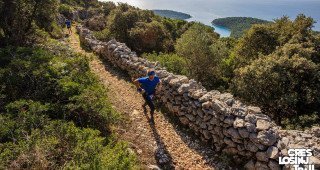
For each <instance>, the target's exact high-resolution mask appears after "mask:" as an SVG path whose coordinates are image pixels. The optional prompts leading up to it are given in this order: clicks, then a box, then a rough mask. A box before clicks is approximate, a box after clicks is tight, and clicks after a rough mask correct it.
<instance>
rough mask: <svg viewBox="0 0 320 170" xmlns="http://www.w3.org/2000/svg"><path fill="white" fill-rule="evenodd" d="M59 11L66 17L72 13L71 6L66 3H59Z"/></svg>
mask: <svg viewBox="0 0 320 170" xmlns="http://www.w3.org/2000/svg"><path fill="white" fill-rule="evenodd" d="M59 13H60V14H62V15H64V16H65V17H66V18H71V17H72V13H73V8H72V7H71V6H69V5H66V4H60V6H59Z"/></svg>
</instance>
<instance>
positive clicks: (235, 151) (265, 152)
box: [77, 26, 320, 169]
mask: <svg viewBox="0 0 320 170" xmlns="http://www.w3.org/2000/svg"><path fill="white" fill-rule="evenodd" d="M77 31H78V33H79V35H80V39H81V42H82V43H83V44H84V45H86V46H88V47H89V48H90V49H92V51H93V52H95V53H96V54H97V55H99V56H101V57H103V58H105V59H107V60H108V61H109V62H111V63H112V64H113V65H114V66H116V67H118V68H120V69H121V70H124V71H127V72H128V73H129V75H131V77H132V78H136V77H138V76H144V75H145V73H146V70H147V69H149V68H153V69H155V70H156V73H157V75H158V76H159V77H160V78H161V79H162V81H163V85H162V88H161V90H160V91H159V92H158V96H157V97H158V101H160V102H161V103H162V104H163V105H164V106H165V107H166V108H167V109H168V110H169V112H170V113H171V114H172V115H174V116H175V117H177V118H178V119H179V120H180V121H181V123H182V124H184V125H186V126H188V127H189V128H190V129H192V130H193V131H194V132H195V133H196V134H197V135H198V136H199V137H200V138H201V139H202V140H203V141H206V142H208V143H212V145H213V146H214V147H215V148H216V150H217V151H223V152H225V153H228V154H231V155H233V156H234V157H235V158H236V160H237V159H238V160H243V159H245V160H247V163H246V164H245V168H246V169H255V168H256V169H280V166H279V164H278V162H277V160H278V157H279V156H280V155H287V150H288V149H289V148H310V149H312V150H313V156H312V157H311V161H312V163H313V164H316V167H317V168H319V163H320V162H319V161H320V160H319V158H320V134H319V127H313V128H312V129H310V130H306V131H291V130H290V131H289V130H281V128H280V127H278V126H276V125H275V123H273V121H272V120H271V119H270V118H269V117H268V116H267V115H265V114H263V113H262V112H261V110H260V108H258V107H253V106H247V105H245V104H243V103H242V102H241V101H238V100H236V99H234V97H233V96H232V95H231V94H229V93H220V92H219V91H207V90H206V89H205V88H204V87H203V86H202V85H201V83H198V82H196V81H194V80H192V79H189V78H188V77H186V76H181V75H174V74H172V73H169V72H168V71H166V70H165V68H162V67H161V66H160V65H159V64H158V63H152V62H149V61H147V60H145V59H143V58H139V57H138V56H137V55H136V53H135V52H133V51H131V50H130V49H129V48H128V47H127V46H126V45H125V44H123V43H119V42H117V41H116V40H111V41H109V42H101V41H98V40H96V39H95V37H94V36H93V35H92V33H91V31H90V30H89V29H87V28H84V27H82V26H78V27H77Z"/></svg>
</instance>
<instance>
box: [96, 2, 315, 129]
mask: <svg viewBox="0 0 320 170" xmlns="http://www.w3.org/2000/svg"><path fill="white" fill-rule="evenodd" d="M97 21H99V22H100V21H105V22H106V26H105V27H104V29H103V30H102V31H97V32H96V33H95V34H96V36H97V37H98V38H99V39H100V40H105V41H108V40H110V39H112V38H116V39H117V40H119V41H121V42H125V43H126V44H127V45H128V46H129V47H130V48H132V49H133V50H135V51H137V52H138V53H139V54H142V57H145V58H147V59H149V60H152V61H159V62H160V63H161V64H162V65H163V66H165V67H167V69H168V70H169V71H172V72H174V73H178V74H185V75H187V76H189V77H191V78H194V79H196V80H198V81H200V82H202V84H203V85H204V86H205V87H207V88H208V89H218V90H221V91H225V92H232V93H233V94H234V95H235V96H236V97H238V98H241V99H242V100H243V101H245V102H248V103H250V104H254V105H257V106H260V107H261V108H262V109H263V110H264V112H265V113H267V114H268V115H269V116H271V117H272V118H273V119H274V120H276V121H277V123H278V124H279V125H282V126H283V127H286V128H296V129H297V128H298V129H301V128H305V127H310V126H312V125H316V124H318V123H317V122H319V114H320V112H319V110H320V108H319V106H320V105H319V104H320V97H319V96H320V90H319V89H320V87H319V84H320V83H319V81H320V77H319V75H320V74H319V56H320V53H319V52H320V48H319V45H320V39H319V35H318V34H316V33H315V32H314V31H312V27H313V24H314V20H313V19H312V18H310V17H306V16H305V15H302V14H301V15H298V16H297V17H296V19H295V20H290V19H289V18H288V17H283V18H280V19H277V20H275V21H274V22H273V23H269V24H256V25H253V26H252V27H251V28H250V29H248V31H246V32H245V33H244V34H243V35H242V36H241V37H240V38H239V39H234V38H220V37H219V35H218V34H217V33H215V32H214V30H213V29H212V28H211V27H208V26H205V25H204V24H201V23H196V22H190V23H187V22H185V21H182V20H174V19H168V18H161V17H159V16H157V15H154V13H152V12H150V11H147V10H140V9H137V8H135V7H131V6H129V5H127V4H119V5H118V6H116V7H114V9H112V10H111V12H110V13H109V14H108V15H104V16H103V17H101V18H100V19H97ZM253 22H255V21H253ZM259 22H260V21H259ZM263 23H264V22H263Z"/></svg>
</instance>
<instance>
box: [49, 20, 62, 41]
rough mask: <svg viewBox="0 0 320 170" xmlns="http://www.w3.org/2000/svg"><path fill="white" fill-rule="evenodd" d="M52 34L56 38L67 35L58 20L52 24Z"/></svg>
mask: <svg viewBox="0 0 320 170" xmlns="http://www.w3.org/2000/svg"><path fill="white" fill-rule="evenodd" d="M50 35H51V37H52V38H54V39H60V38H63V37H64V36H65V34H64V32H63V29H62V27H60V26H59V25H58V24H57V23H56V22H53V23H52V24H51V32H50Z"/></svg>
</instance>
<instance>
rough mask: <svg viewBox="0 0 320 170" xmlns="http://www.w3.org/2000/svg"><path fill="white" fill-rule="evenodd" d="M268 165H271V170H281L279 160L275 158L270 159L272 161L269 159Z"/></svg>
mask: <svg viewBox="0 0 320 170" xmlns="http://www.w3.org/2000/svg"><path fill="white" fill-rule="evenodd" d="M268 167H269V168H270V169H271V170H281V167H280V165H279V162H277V161H273V160H270V161H269V163H268Z"/></svg>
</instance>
